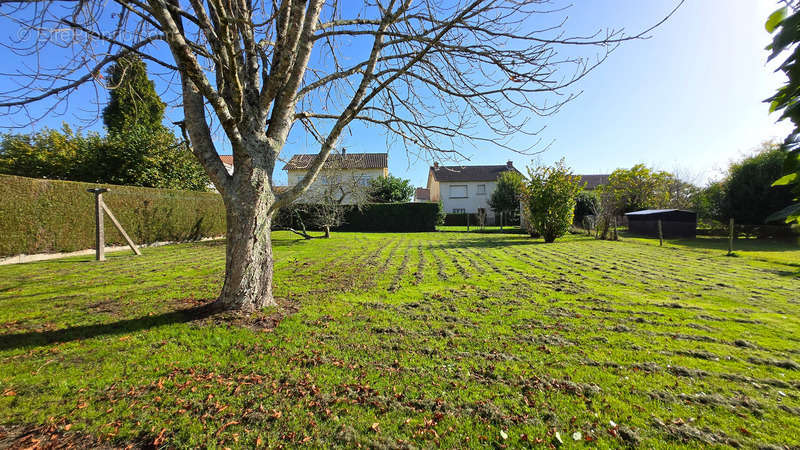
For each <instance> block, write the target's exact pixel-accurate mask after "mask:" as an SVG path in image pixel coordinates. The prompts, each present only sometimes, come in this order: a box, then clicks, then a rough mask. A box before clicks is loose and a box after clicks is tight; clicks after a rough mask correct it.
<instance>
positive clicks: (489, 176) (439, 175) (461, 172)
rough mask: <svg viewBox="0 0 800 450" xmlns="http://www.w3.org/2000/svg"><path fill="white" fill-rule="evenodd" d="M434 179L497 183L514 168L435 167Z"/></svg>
mask: <svg viewBox="0 0 800 450" xmlns="http://www.w3.org/2000/svg"><path fill="white" fill-rule="evenodd" d="M431 170H432V171H433V177H434V178H435V179H436V181H439V182H442V181H444V182H451V181H496V180H497V177H499V176H500V174H501V173H503V172H507V171H509V170H513V171H515V172H519V171H518V170H517V169H515V168H514V166H509V165H508V164H503V165H502V166H438V167H437V166H433V167H431Z"/></svg>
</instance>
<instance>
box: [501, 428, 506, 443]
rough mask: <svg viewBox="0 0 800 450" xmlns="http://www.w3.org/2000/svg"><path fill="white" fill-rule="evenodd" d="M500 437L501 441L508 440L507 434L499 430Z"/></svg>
mask: <svg viewBox="0 0 800 450" xmlns="http://www.w3.org/2000/svg"><path fill="white" fill-rule="evenodd" d="M500 437H501V438H503V440H504V441H505V440H506V439H508V434H507V433H506V432H505V431H503V430H500Z"/></svg>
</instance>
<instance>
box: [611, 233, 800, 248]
mask: <svg viewBox="0 0 800 450" xmlns="http://www.w3.org/2000/svg"><path fill="white" fill-rule="evenodd" d="M620 235H621V236H622V237H623V238H634V239H642V240H645V239H647V240H651V241H653V242H655V243H657V242H658V238H657V237H653V236H646V235H640V234H634V233H631V232H624V233H620ZM664 240H665V242H668V243H669V244H671V245H675V246H679V247H686V248H691V249H697V250H720V251H727V250H728V238H727V237H716V236H708V237H703V236H699V237H696V238H670V237H665V238H664ZM733 249H734V251H737V250H738V251H744V252H792V251H798V250H800V240H798V238H785V239H758V238H742V237H739V238H736V239H735V240H734V241H733Z"/></svg>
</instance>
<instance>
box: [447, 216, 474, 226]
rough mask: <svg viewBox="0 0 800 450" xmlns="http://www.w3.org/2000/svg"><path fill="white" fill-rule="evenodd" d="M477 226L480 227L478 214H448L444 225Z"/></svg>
mask: <svg viewBox="0 0 800 450" xmlns="http://www.w3.org/2000/svg"><path fill="white" fill-rule="evenodd" d="M467 217H469V222H467ZM468 223H469V226H477V225H478V223H479V222H478V214H476V213H447V215H445V218H444V225H447V226H462V227H463V226H467V224H468Z"/></svg>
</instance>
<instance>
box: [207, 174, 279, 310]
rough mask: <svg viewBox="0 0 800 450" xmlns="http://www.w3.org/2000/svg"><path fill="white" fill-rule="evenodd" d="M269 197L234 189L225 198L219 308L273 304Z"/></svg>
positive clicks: (267, 193) (252, 308)
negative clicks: (224, 226)
mask: <svg viewBox="0 0 800 450" xmlns="http://www.w3.org/2000/svg"><path fill="white" fill-rule="evenodd" d="M256 189H257V188H256ZM267 189H269V188H268V187H267ZM271 197H272V196H271V193H270V192H265V193H257V192H250V193H241V192H237V193H236V194H234V195H233V196H231V197H230V198H226V201H225V207H226V210H227V219H228V224H227V236H226V241H227V248H226V254H225V284H224V285H223V287H222V292H221V293H220V295H219V298H218V299H217V304H218V306H220V307H221V308H223V309H229V310H239V311H244V312H253V311H257V310H259V309H262V308H264V307H267V306H274V305H275V304H276V303H275V299H274V298H273V297H272V271H273V261H272V240H271V236H270V233H271V231H270V225H271V224H272V213H270V212H269V206H270V205H271V204H272V198H271Z"/></svg>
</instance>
